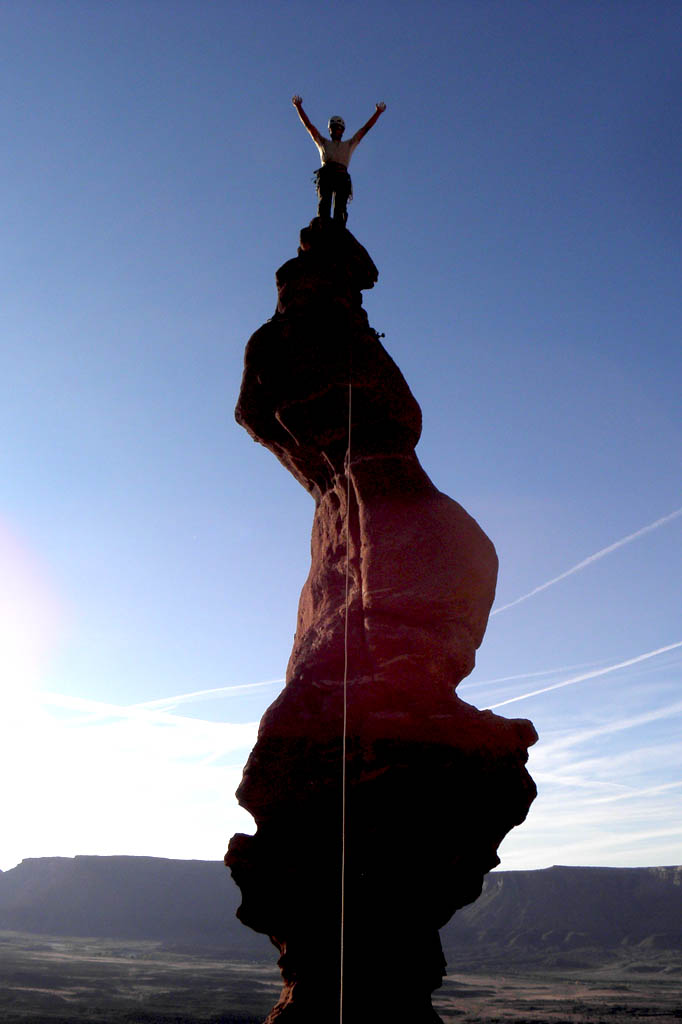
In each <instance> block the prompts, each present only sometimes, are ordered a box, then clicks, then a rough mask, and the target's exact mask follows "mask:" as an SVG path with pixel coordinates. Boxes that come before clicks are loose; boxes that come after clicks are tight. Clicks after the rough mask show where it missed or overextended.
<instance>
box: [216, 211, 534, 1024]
mask: <svg viewBox="0 0 682 1024" xmlns="http://www.w3.org/2000/svg"><path fill="white" fill-rule="evenodd" d="M377 278H378V274H377V270H376V267H375V266H374V264H373V262H372V260H371V258H370V257H369V255H368V254H367V252H366V251H365V249H364V248H363V247H362V246H361V245H360V243H359V242H358V241H357V240H356V239H355V238H354V237H353V236H352V235H351V234H350V232H348V231H346V230H345V229H344V228H342V227H340V226H338V225H335V224H333V223H332V222H328V221H327V222H323V221H319V220H317V219H316V220H314V221H312V222H311V224H310V226H309V227H307V228H304V229H303V231H302V232H301V239H300V247H299V250H298V255H297V256H296V257H295V258H294V259H291V260H289V261H288V262H287V263H285V264H284V266H282V267H280V269H279V270H278V271H277V276H276V282H277V292H278V302H277V309H276V312H275V314H274V316H273V317H272V318H271V319H270V320H269V321H268V322H267V323H266V324H264V325H263V326H262V327H261V328H260V329H259V330H258V331H256V333H255V334H254V335H253V336H252V337H251V339H250V340H249V342H248V345H247V348H246V354H245V365H244V376H243V380H242V388H241V392H240V395H239V401H238V404H237V409H236V418H237V421H238V422H239V423H240V424H241V425H242V426H243V427H244V428H245V429H246V430H247V431H248V432H249V434H250V435H251V436H252V437H253V438H254V439H255V440H256V441H258V442H260V443H261V444H263V445H265V447H267V448H269V449H270V451H271V452H273V454H274V455H276V456H277V458H278V459H279V460H280V462H281V463H282V464H283V465H284V466H285V467H286V468H287V469H288V470H289V471H290V472H291V473H293V475H294V476H295V477H296V479H297V480H298V481H299V482H300V483H301V484H302V485H303V486H304V487H305V488H306V489H307V490H308V491H309V492H310V493H311V495H312V496H313V498H314V500H315V514H314V519H313V529H312V541H311V554H312V558H311V567H310V573H309V575H308V579H307V580H306V582H305V584H304V586H303V591H302V593H301V597H300V601H299V608H298V621H297V629H296V636H295V638H294V646H293V650H292V653H291V657H290V659H289V665H288V668H287V680H286V686H285V688H284V690H283V691H282V693H281V694H280V696H279V697H278V698H277V699H276V700H275V702H274V703H273V704H272V705H271V706H270V707H269V708H268V710H267V711H266V712H265V714H264V716H263V719H262V721H261V725H260V730H259V735H258V741H257V743H256V746H255V747H254V749H253V751H252V753H251V755H250V757H249V760H248V763H247V765H246V767H245V769H244V775H243V779H242V783H241V785H240V787H239V789H238V791H237V795H238V798H239V801H240V803H241V804H242V805H243V806H244V807H245V808H246V809H247V810H249V811H250V812H251V814H252V815H253V817H254V818H255V821H256V824H257V831H256V834H255V835H254V836H247V835H241V834H239V835H236V836H233V838H232V840H231V841H230V846H229V849H228V853H227V854H226V863H227V864H228V866H229V867H230V868H231V870H232V874H233V877H234V879H235V881H236V882H237V884H238V885H239V887H240V888H241V891H242V905H241V907H240V910H239V917H240V919H241V920H242V921H243V922H244V924H246V925H249V926H250V927H251V928H254V929H255V930H256V931H260V932H264V933H265V934H267V935H269V936H270V937H271V939H272V941H273V943H274V944H275V945H276V946H277V948H278V949H279V950H280V954H281V955H280V959H279V964H280V968H281V972H282V978H283V982H284V987H283V990H282V995H281V998H280V1000H279V1002H278V1003H277V1005H276V1006H275V1007H274V1008H273V1010H272V1011H271V1013H270V1015H269V1016H268V1018H267V1020H268V1022H275V1021H277V1022H282V1024H289V1022H291V1024H313V1021H314V1022H315V1024H327V1022H329V1024H332V1022H336V1021H338V1020H339V987H340V973H339V962H340V958H341V949H340V945H341V943H340V935H341V926H340V915H341V853H342V834H341V820H342V812H341V807H342V763H343V759H342V732H343V722H344V673H345V675H346V680H347V684H346V694H347V697H346V701H345V706H346V723H347V739H346V759H345V765H346V768H345V772H346V834H345V844H344V848H345V863H344V873H345V893H344V920H345V926H344V941H343V963H344V972H343V1007H344V1020H345V1021H346V1022H347V1024H350V1022H359V1021H363V1020H368V1021H369V1020H390V1021H391V1022H392V1024H408V1022H409V1024H421V1022H424V1024H426V1022H427V1021H430V1022H435V1021H438V1020H439V1018H438V1016H437V1015H436V1013H435V1011H434V1010H433V1008H432V1006H431V993H432V991H433V990H434V989H435V988H437V987H438V986H439V985H440V983H441V979H442V976H443V973H444V969H445V964H444V960H443V956H442V952H441V947H440V941H439V936H438V929H439V928H441V927H442V926H443V925H444V924H445V923H446V922H447V921H448V920H449V918H450V917H451V916H452V914H453V913H454V912H455V911H456V910H457V909H458V908H459V907H462V906H464V905H465V904H467V903H470V902H472V901H473V900H475V899H476V898H477V896H478V895H479V893H480V891H481V887H482V883H483V877H484V875H485V873H486V872H488V871H489V870H490V869H491V868H493V867H494V866H495V865H496V864H498V863H499V859H498V857H497V852H496V851H497V847H498V845H499V843H500V842H501V840H502V839H503V837H504V836H505V835H506V833H507V832H508V831H509V830H510V829H511V828H513V827H514V826H515V825H518V824H520V823H521V822H522V821H523V820H524V818H525V816H526V814H527V812H528V808H529V806H530V804H531V802H532V800H533V798H534V796H535V786H534V784H533V781H532V779H531V778H530V776H529V775H528V773H527V771H526V769H525V767H524V766H525V762H526V760H527V749H528V747H529V746H530V745H531V744H532V743H534V742H535V740H536V739H537V736H536V733H535V730H534V729H533V726H532V725H531V724H530V722H527V721H525V720H521V719H513V720H509V719H505V718H501V717H499V716H497V715H494V714H493V713H492V712H490V711H479V710H477V709H476V708H474V707H472V706H471V705H469V704H466V703H464V702H463V701H462V700H460V699H459V698H458V697H457V695H456V693H455V688H456V686H457V684H458V683H459V682H460V681H461V680H462V679H463V678H464V677H465V676H466V675H468V673H469V672H471V670H472V668H473V666H474V658H475V652H476V649H477V648H478V646H479V645H480V643H481V641H482V639H483V634H484V631H485V628H486V624H487V620H488V615H489V612H490V608H491V605H492V602H493V598H494V595H495V583H496V577H497V556H496V554H495V549H494V547H493V545H492V543H491V541H490V540H489V539H488V537H486V535H485V534H484V532H483V531H482V530H481V528H480V527H479V526H478V524H477V523H476V522H475V521H474V519H472V518H471V516H469V515H468V513H467V512H465V510H464V509H463V508H462V507H461V506H460V505H458V504H457V502H456V501H453V500H452V499H451V498H449V497H447V495H445V494H443V493H441V492H440V491H439V490H438V489H437V488H436V487H435V486H434V484H433V483H432V482H431V480H430V479H429V478H428V476H427V475H426V473H425V472H424V470H423V469H422V467H421V466H420V464H419V461H418V459H417V456H416V454H415V451H414V449H415V445H416V444H417V441H418V440H419V436H420V433H421V412H420V409H419V406H418V404H417V402H416V401H415V399H414V397H413V396H412V393H411V392H410V389H409V387H408V386H407V383H406V382H405V379H404V377H403V375H402V374H401V372H400V370H399V369H398V367H397V366H396V364H395V363H394V361H393V360H392V359H391V357H390V355H389V354H388V353H387V351H386V350H385V348H384V346H383V345H382V344H381V341H380V338H379V336H378V335H377V333H376V331H374V330H373V329H372V327H370V325H369V322H368V319H367V315H366V313H365V311H364V309H363V308H362V294H361V293H362V290H363V289H367V288H371V287H372V286H373V285H374V284H375V283H376V281H377ZM349 403H350V410H351V414H350V418H349ZM349 419H350V435H349ZM349 436H350V447H349V443H348V442H349ZM346 615H347V616H348V620H347V626H346ZM346 629H347V633H346ZM346 635H347V637H348V641H347V643H346Z"/></svg>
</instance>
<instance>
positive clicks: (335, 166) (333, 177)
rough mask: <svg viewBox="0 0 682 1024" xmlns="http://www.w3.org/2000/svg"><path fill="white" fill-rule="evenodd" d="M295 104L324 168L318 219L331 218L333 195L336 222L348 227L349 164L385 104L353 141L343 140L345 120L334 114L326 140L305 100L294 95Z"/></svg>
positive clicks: (320, 176)
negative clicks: (316, 125)
mask: <svg viewBox="0 0 682 1024" xmlns="http://www.w3.org/2000/svg"><path fill="white" fill-rule="evenodd" d="M291 102H292V103H293V105H294V106H295V107H296V110H297V111H298V116H299V117H300V119H301V121H302V122H303V124H304V125H305V127H306V129H307V131H308V133H309V135H310V137H311V138H312V140H313V142H314V143H315V145H316V146H317V148H318V150H319V153H320V159H321V161H322V166H321V167H320V168H318V170H317V171H315V181H316V185H317V196H318V200H319V202H318V205H317V216H318V217H324V218H327V219H329V218H330V217H331V210H332V196H334V220H335V221H339V222H340V223H341V224H345V223H346V221H347V219H348V211H347V209H346V204H347V203H348V200H349V199H351V198H352V197H353V185H352V182H351V180H350V174H349V173H348V164H349V163H350V158H351V156H352V155H353V150H354V149H355V147H356V146H357V144H358V143H359V142H360V140H361V139H363V138H364V137H365V135H366V134H367V132H368V131H369V130H370V128H372V127H373V126H374V125H375V124H376V123H377V121H378V120H379V117H380V116H381V114H383V112H384V110H385V109H386V104H385V103H377V104H376V110H375V111H374V113H373V114H372V116H371V117H370V119H369V121H368V122H367V124H364V125H363V126H362V128H360V129H358V131H357V132H356V133H355V135H353V136H352V137H351V138H350V139H346V140H345V141H342V138H341V137H342V135H343V133H344V130H345V128H346V125H345V122H344V120H343V118H342V117H339V116H338V115H335V116H334V117H330V118H329V135H330V138H328V139H326V138H325V137H324V136H323V135H321V134H320V132H319V131H318V130H317V128H316V127H315V125H314V124H312V123H311V121H310V119H309V118H308V115H307V114H306V112H305V110H304V109H303V100H302V99H301V97H300V96H294V97H293V99H292V101H291Z"/></svg>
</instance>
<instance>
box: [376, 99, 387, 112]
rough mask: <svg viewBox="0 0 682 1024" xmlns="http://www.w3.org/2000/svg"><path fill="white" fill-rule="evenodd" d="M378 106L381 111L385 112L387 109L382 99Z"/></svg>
mask: <svg viewBox="0 0 682 1024" xmlns="http://www.w3.org/2000/svg"><path fill="white" fill-rule="evenodd" d="M376 107H377V110H378V111H379V113H380V114H383V112H384V110H385V109H386V104H385V103H384V102H383V100H382V101H381V103H377V105H376Z"/></svg>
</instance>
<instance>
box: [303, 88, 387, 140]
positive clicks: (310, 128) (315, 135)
mask: <svg viewBox="0 0 682 1024" xmlns="http://www.w3.org/2000/svg"><path fill="white" fill-rule="evenodd" d="M291 102H292V103H293V105H294V106H295V107H296V110H297V111H298V116H299V117H300V119H301V121H303V124H304V125H305V127H306V130H307V132H308V134H309V135H310V137H311V138H312V140H313V142H319V141H320V139H321V138H322V136H321V135H320V133H319V132H318V130H317V128H316V127H315V125H314V124H313V123H312V121H311V120H310V118H309V117H308V115H307V114H306V112H305V110H304V109H303V100H302V99H301V97H300V96H293V97H292V100H291ZM377 116H378V115H377Z"/></svg>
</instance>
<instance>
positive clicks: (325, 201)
mask: <svg viewBox="0 0 682 1024" xmlns="http://www.w3.org/2000/svg"><path fill="white" fill-rule="evenodd" d="M317 195H318V203H317V216H318V217H322V218H324V219H326V220H329V218H330V217H331V215H332V189H331V188H330V187H329V184H328V182H324V181H322V180H321V181H320V184H319V185H318V187H317Z"/></svg>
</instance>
